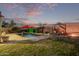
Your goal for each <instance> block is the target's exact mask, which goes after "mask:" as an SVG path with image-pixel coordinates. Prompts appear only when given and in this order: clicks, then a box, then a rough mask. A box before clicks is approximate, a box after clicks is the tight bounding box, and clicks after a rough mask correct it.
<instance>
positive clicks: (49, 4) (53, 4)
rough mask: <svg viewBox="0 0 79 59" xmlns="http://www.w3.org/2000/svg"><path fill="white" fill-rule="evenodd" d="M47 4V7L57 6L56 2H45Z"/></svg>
mask: <svg viewBox="0 0 79 59" xmlns="http://www.w3.org/2000/svg"><path fill="white" fill-rule="evenodd" d="M47 5H48V7H49V8H55V7H57V6H58V4H57V3H47Z"/></svg>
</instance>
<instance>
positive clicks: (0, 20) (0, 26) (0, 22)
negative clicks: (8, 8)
mask: <svg viewBox="0 0 79 59" xmlns="http://www.w3.org/2000/svg"><path fill="white" fill-rule="evenodd" d="M3 18H4V16H3V15H2V13H1V12H0V35H1V34H2V22H3Z"/></svg>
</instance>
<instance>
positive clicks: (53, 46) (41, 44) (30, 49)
mask: <svg viewBox="0 0 79 59" xmlns="http://www.w3.org/2000/svg"><path fill="white" fill-rule="evenodd" d="M0 55H3V56H52V55H53V56H54V55H55V56H56V55H79V50H78V47H77V46H76V45H75V44H72V43H67V42H64V41H56V40H50V39H49V40H42V41H38V42H31V41H28V42H24V43H23V42H19V43H17V44H0Z"/></svg>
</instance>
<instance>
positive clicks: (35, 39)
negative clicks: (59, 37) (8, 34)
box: [23, 34, 48, 41]
mask: <svg viewBox="0 0 79 59" xmlns="http://www.w3.org/2000/svg"><path fill="white" fill-rule="evenodd" d="M23 36H24V37H27V38H30V39H31V40H33V41H38V40H42V39H46V38H48V36H46V35H43V36H40V35H35V34H24V35H23Z"/></svg>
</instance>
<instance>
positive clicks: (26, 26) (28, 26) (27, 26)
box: [20, 25, 32, 28]
mask: <svg viewBox="0 0 79 59" xmlns="http://www.w3.org/2000/svg"><path fill="white" fill-rule="evenodd" d="M20 28H32V26H30V25H25V26H22V27H20Z"/></svg>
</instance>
